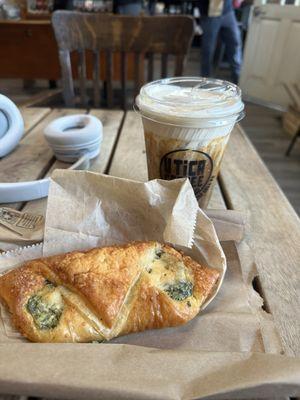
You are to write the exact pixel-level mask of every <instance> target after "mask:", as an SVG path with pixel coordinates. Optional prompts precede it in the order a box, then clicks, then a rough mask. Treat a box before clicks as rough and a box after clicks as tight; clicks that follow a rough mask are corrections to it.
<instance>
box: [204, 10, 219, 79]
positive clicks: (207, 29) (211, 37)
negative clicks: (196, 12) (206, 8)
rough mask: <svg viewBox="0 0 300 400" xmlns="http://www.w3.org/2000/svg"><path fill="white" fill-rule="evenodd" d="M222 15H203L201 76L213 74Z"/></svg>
mask: <svg viewBox="0 0 300 400" xmlns="http://www.w3.org/2000/svg"><path fill="white" fill-rule="evenodd" d="M220 23H221V21H220V17H202V18H201V20H200V25H201V28H202V30H203V33H202V37H201V76H211V75H212V62H213V57H214V53H215V49H216V43H217V37H218V33H219V30H220Z"/></svg>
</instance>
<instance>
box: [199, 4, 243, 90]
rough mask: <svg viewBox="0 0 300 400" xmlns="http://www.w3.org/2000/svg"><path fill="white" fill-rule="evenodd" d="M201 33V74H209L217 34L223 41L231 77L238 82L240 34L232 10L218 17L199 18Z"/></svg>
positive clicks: (240, 48)
mask: <svg viewBox="0 0 300 400" xmlns="http://www.w3.org/2000/svg"><path fill="white" fill-rule="evenodd" d="M200 23H201V27H202V29H203V35H202V53H201V54H202V62H201V75H202V76H211V74H212V62H213V56H214V52H215V49H216V44H217V39H218V34H219V32H220V35H221V39H222V41H223V42H224V43H225V51H226V55H227V58H228V61H229V64H230V68H231V78H232V81H233V82H234V83H238V80H239V76H240V71H241V65H242V43H241V34H240V30H239V27H238V24H237V20H236V18H235V14H234V12H233V11H231V12H229V13H227V14H224V15H221V16H220V17H202V18H201V20H200Z"/></svg>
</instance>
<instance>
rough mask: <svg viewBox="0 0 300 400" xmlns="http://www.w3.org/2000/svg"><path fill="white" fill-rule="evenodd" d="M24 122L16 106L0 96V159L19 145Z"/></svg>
mask: <svg viewBox="0 0 300 400" xmlns="http://www.w3.org/2000/svg"><path fill="white" fill-rule="evenodd" d="M23 132H24V122H23V118H22V115H21V113H20V111H19V110H18V108H17V106H16V105H15V104H14V103H13V102H12V101H11V100H10V99H9V98H8V97H6V96H3V95H2V94H0V157H4V156H6V155H7V154H9V153H10V152H11V151H12V150H13V149H14V148H15V147H16V146H17V144H18V143H19V141H20V139H21V137H22V135H23Z"/></svg>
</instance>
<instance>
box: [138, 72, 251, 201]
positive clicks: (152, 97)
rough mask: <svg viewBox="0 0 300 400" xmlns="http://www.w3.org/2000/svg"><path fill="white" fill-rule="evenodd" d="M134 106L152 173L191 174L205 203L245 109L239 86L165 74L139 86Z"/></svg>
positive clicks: (172, 176) (152, 176)
mask: <svg viewBox="0 0 300 400" xmlns="http://www.w3.org/2000/svg"><path fill="white" fill-rule="evenodd" d="M136 107H137V109H138V110H139V112H140V114H141V116H142V121H143V126H144V133H145V142H146V152H147V164H148V174H149V179H155V178H161V179H175V178H182V177H187V178H188V179H189V180H190V182H191V184H192V186H193V188H194V191H195V195H196V197H197V199H198V201H199V205H200V206H201V207H206V206H207V203H208V201H209V198H210V195H211V191H212V188H213V184H214V182H215V179H216V177H217V175H218V172H219V169H220V165H221V160H222V157H223V154H224V150H225V147H226V144H227V142H228V139H229V135H230V132H231V131H232V128H233V127H234V124H235V123H236V122H237V121H238V120H240V119H241V116H242V114H243V109H244V104H243V102H242V101H241V91H240V89H239V88H238V87H237V86H236V85H234V84H232V83H230V82H225V81H220V80H216V79H205V78H170V79H163V80H160V81H155V82H151V83H149V84H147V85H145V86H143V87H142V88H141V91H140V94H139V95H138V97H137V98H136Z"/></svg>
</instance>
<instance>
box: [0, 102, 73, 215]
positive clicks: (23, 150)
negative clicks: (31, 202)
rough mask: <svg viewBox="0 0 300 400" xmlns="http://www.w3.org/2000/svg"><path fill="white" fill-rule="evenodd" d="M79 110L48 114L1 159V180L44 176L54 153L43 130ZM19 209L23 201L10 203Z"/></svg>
mask: <svg viewBox="0 0 300 400" xmlns="http://www.w3.org/2000/svg"><path fill="white" fill-rule="evenodd" d="M75 113H78V110H68V109H63V110H56V109H54V110H53V111H51V112H50V113H49V114H47V115H46V117H45V118H44V119H42V120H41V122H40V123H39V124H38V125H36V126H35V127H34V128H33V129H32V130H31V131H30V132H29V133H28V134H27V135H26V136H25V137H24V138H23V139H22V140H21V142H20V144H19V146H18V147H17V148H16V149H15V150H14V151H13V152H12V153H10V154H9V155H8V156H6V157H5V158H3V159H1V160H0V182H21V181H31V180H36V179H40V178H42V177H44V175H45V174H46V173H47V171H48V170H49V168H50V167H51V164H52V163H53V153H52V150H51V149H50V147H49V146H48V144H47V143H46V140H45V138H44V135H43V130H44V129H45V127H46V126H47V125H48V124H49V122H51V121H52V120H53V119H55V118H58V117H62V116H64V115H67V114H75ZM9 206H10V207H12V208H17V209H19V208H20V207H21V206H22V203H14V204H10V205H9Z"/></svg>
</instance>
